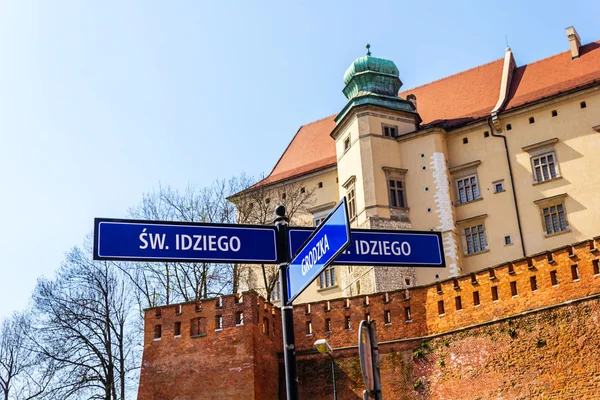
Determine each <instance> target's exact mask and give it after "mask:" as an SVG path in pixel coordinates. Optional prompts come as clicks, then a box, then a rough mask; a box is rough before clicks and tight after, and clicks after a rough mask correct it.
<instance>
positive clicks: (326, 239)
mask: <svg viewBox="0 0 600 400" xmlns="http://www.w3.org/2000/svg"><path fill="white" fill-rule="evenodd" d="M350 242H351V234H350V220H349V219H348V208H347V206H346V198H343V199H342V201H340V202H339V203H338V204H337V206H336V207H335V208H334V209H333V211H332V212H331V213H330V214H329V215H328V216H327V218H326V219H325V220H324V221H323V223H322V224H321V225H319V227H318V228H317V229H316V230H314V231H313V233H312V234H311V235H310V236H309V237H308V239H306V242H305V243H304V244H303V245H302V248H301V249H299V251H298V254H297V255H296V257H294V259H293V260H292V261H291V262H290V263H289V265H288V266H287V299H288V303H291V302H292V300H294V299H295V298H296V297H298V295H299V294H300V293H302V291H303V290H304V289H306V287H307V286H308V285H310V284H311V282H312V281H314V280H315V278H316V277H317V276H319V274H320V273H321V272H322V271H323V270H324V269H325V268H327V267H328V266H329V265H330V264H331V263H332V262H333V261H334V260H335V259H336V257H337V256H339V255H340V254H341V253H342V252H343V251H344V250H345V249H346V248H347V247H348V246H349V245H350Z"/></svg>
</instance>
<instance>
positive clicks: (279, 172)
mask: <svg viewBox="0 0 600 400" xmlns="http://www.w3.org/2000/svg"><path fill="white" fill-rule="evenodd" d="M502 68H503V59H499V60H496V61H492V62H490V63H488V64H484V65H480V66H478V67H475V68H472V69H469V70H467V71H463V72H460V73H458V74H455V75H451V76H448V77H446V78H443V79H440V80H437V81H434V82H431V83H428V84H426V85H423V86H419V87H416V88H414V89H410V90H406V91H403V92H401V93H399V96H401V97H403V98H405V97H406V96H407V95H408V94H411V93H412V94H415V95H416V96H417V110H418V112H419V115H420V116H421V118H422V120H423V122H422V124H421V126H422V127H427V126H433V125H441V126H443V127H445V128H447V129H451V128H455V127H458V126H460V125H464V124H467V123H469V122H472V121H476V120H478V119H481V118H484V117H486V116H489V115H490V112H491V110H492V109H493V108H494V106H495V105H496V102H497V101H498V97H499V95H500V82H501V79H502ZM598 83H600V41H599V42H592V43H590V44H587V45H585V46H582V47H581V48H580V57H579V58H578V59H575V60H572V59H571V52H570V51H566V52H564V53H560V54H557V55H555V56H552V57H549V58H546V59H544V60H541V61H537V62H534V63H531V64H527V65H523V66H521V67H518V68H516V69H515V70H514V72H513V77H512V80H511V86H510V90H509V95H508V97H507V102H506V104H505V106H504V110H510V109H513V108H516V107H519V106H523V105H525V104H529V103H532V102H535V101H538V100H542V99H545V98H548V97H551V96H555V95H558V94H560V93H564V92H567V91H571V90H575V89H578V88H582V87H586V86H589V85H593V84H598ZM334 118H335V115H332V116H330V117H327V118H324V119H321V120H319V121H315V122H312V123H310V124H307V125H304V126H302V127H301V128H300V129H299V130H298V132H297V133H296V136H294V138H293V139H292V141H291V143H290V144H289V145H288V147H287V149H286V150H285V152H284V153H283V155H282V156H281V158H280V159H279V161H278V162H277V164H276V165H275V168H273V171H271V173H270V174H269V176H268V177H267V178H265V179H264V180H262V181H261V182H259V183H258V184H257V185H259V184H270V183H274V182H278V181H282V180H285V179H289V178H292V177H295V176H300V175H303V174H306V173H309V172H313V171H317V170H319V169H323V168H326V167H329V166H333V165H335V164H336V154H335V143H334V141H333V139H332V138H331V137H330V136H329V134H330V133H331V131H332V130H333V128H334V127H335V122H334Z"/></svg>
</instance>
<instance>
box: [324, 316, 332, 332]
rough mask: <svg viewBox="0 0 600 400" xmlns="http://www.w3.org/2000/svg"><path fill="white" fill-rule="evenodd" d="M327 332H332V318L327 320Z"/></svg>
mask: <svg viewBox="0 0 600 400" xmlns="http://www.w3.org/2000/svg"><path fill="white" fill-rule="evenodd" d="M325 332H331V318H327V319H326V320H325Z"/></svg>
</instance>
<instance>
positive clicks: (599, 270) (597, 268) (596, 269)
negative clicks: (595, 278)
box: [592, 260, 600, 275]
mask: <svg viewBox="0 0 600 400" xmlns="http://www.w3.org/2000/svg"><path fill="white" fill-rule="evenodd" d="M592 266H593V267H594V275H598V274H600V265H599V263H598V260H592Z"/></svg>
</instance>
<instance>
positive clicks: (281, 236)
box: [275, 205, 299, 400]
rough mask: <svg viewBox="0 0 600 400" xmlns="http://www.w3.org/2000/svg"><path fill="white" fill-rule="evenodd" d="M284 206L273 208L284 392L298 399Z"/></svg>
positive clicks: (295, 399) (290, 397) (294, 399)
mask: <svg viewBox="0 0 600 400" xmlns="http://www.w3.org/2000/svg"><path fill="white" fill-rule="evenodd" d="M287 221H288V220H287V217H286V216H285V207H284V206H282V205H279V206H277V207H276V208H275V227H276V228H277V254H278V256H279V282H280V290H281V293H280V294H281V325H282V328H283V362H284V365H285V392H286V394H287V400H298V399H299V397H298V372H297V370H296V339H295V337H294V309H293V306H292V305H291V304H288V302H289V301H288V287H287V286H288V282H287V281H288V279H287V266H288V263H289V262H290V254H289V250H288V226H287Z"/></svg>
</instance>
